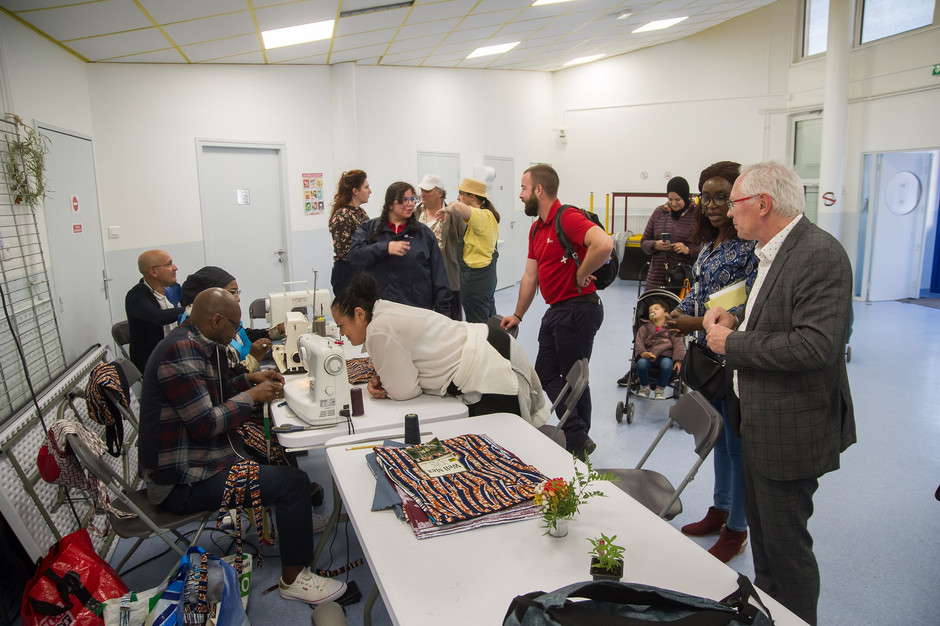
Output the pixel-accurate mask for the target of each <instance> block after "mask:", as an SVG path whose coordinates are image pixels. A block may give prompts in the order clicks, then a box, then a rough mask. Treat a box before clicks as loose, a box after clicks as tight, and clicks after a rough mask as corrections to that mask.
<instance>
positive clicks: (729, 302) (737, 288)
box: [705, 280, 747, 311]
mask: <svg viewBox="0 0 940 626" xmlns="http://www.w3.org/2000/svg"><path fill="white" fill-rule="evenodd" d="M745 300H747V285H746V284H745V282H744V281H743V280H742V281H739V282H736V283H732V284H730V285H728V286H727V287H725V288H724V289H719V290H718V291H716V292H715V293H713V294H712V295H711V296H709V298H708V300H706V301H705V308H706V309H710V308H712V307H713V306H720V307H721V308H723V309H724V310H726V311H730V310H731V309H733V308H734V307H736V306H740V305H742V304H744V301H745Z"/></svg>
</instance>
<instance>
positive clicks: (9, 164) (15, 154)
mask: <svg viewBox="0 0 940 626" xmlns="http://www.w3.org/2000/svg"><path fill="white" fill-rule="evenodd" d="M6 117H7V119H9V120H11V121H12V122H13V124H14V126H15V128H16V136H15V137H11V136H8V137H7V138H6V148H7V150H6V155H5V156H6V158H5V159H4V161H3V166H4V169H5V170H6V175H7V184H8V185H9V187H10V194H11V195H12V196H13V204H26V205H28V206H29V207H31V208H33V209H35V208H36V207H37V206H38V205H39V203H40V202H41V201H42V200H43V199H44V198H45V197H46V180H45V177H44V176H43V174H44V171H45V167H44V162H45V157H46V154H48V153H49V140H48V138H46V137H45V136H44V135H42V134H41V133H39V132H38V131H37V130H36V129H34V128H33V127H32V126H29V125H27V124H25V123H23V120H22V119H20V117H19V116H18V115H13V114H11V113H7V115H6Z"/></svg>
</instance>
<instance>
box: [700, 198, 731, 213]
mask: <svg viewBox="0 0 940 626" xmlns="http://www.w3.org/2000/svg"><path fill="white" fill-rule="evenodd" d="M698 201H699V204H700V205H701V207H702V213H705V207H707V206H708V205H709V204H713V205H715V206H716V207H719V206H725V205H726V204H728V196H709V195H706V194H704V193H703V194H701V195H700V196H699V197H698Z"/></svg>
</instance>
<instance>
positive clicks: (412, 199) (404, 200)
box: [401, 196, 418, 204]
mask: <svg viewBox="0 0 940 626" xmlns="http://www.w3.org/2000/svg"><path fill="white" fill-rule="evenodd" d="M417 201H418V199H417V198H415V197H414V196H405V197H404V198H402V199H401V203H402V204H409V203H410V204H414V203H415V202H417Z"/></svg>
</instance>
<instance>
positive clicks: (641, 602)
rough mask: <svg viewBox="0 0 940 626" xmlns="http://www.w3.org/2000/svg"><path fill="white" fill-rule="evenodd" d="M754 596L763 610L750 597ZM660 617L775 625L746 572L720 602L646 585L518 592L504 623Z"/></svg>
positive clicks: (702, 624)
mask: <svg viewBox="0 0 940 626" xmlns="http://www.w3.org/2000/svg"><path fill="white" fill-rule="evenodd" d="M572 598H579V599H581V598H583V599H582V600H580V601H573V600H572ZM750 598H753V599H754V601H755V602H757V604H758V605H760V607H761V608H762V609H763V610H764V613H761V612H760V610H758V608H757V607H756V606H754V605H753V604H751V603H750V601H749V600H750ZM765 613H766V615H765ZM680 620H681V621H680ZM656 622H660V623H662V622H667V623H668V622H675V623H681V624H682V625H683V626H722V625H724V624H754V625H755V626H771V625H772V624H773V619H772V618H771V617H770V611H768V610H767V608H766V607H765V606H764V604H763V603H762V602H761V600H760V598H759V597H758V596H757V591H756V590H755V589H754V586H753V585H751V581H750V580H748V579H747V577H746V576H744V575H739V576H738V589H737V591H735V592H734V593H732V594H731V595H730V596H728V597H726V598H725V599H723V600H721V601H720V602H716V601H715V600H710V599H708V598H699V597H697V596H690V595H687V594H684V593H679V592H678V591H670V590H668V589H660V588H659V587H650V586H648V585H639V584H634V583H622V582H611V581H598V582H583V583H574V584H572V585H568V586H567V587H562V588H561V589H558V590H557V591H553V592H551V593H544V592H542V591H533V592H532V593H527V594H525V595H523V596H516V598H515V599H514V600H513V601H512V604H510V605H509V611H508V612H507V613H506V617H505V618H503V626H543V625H544V626H581V625H583V626H589V625H590V626H594V625H598V624H603V625H604V626H641V625H643V624H648V623H656Z"/></svg>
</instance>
